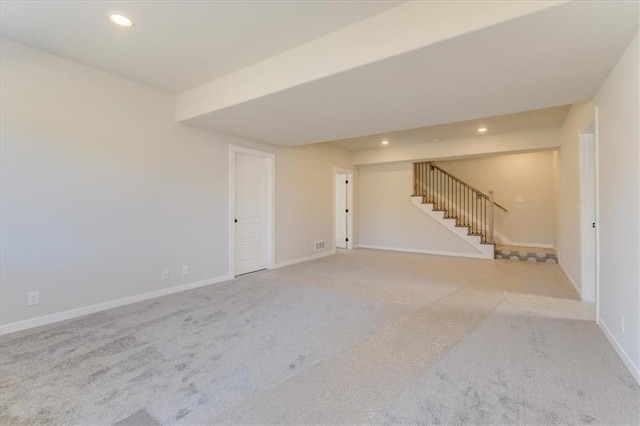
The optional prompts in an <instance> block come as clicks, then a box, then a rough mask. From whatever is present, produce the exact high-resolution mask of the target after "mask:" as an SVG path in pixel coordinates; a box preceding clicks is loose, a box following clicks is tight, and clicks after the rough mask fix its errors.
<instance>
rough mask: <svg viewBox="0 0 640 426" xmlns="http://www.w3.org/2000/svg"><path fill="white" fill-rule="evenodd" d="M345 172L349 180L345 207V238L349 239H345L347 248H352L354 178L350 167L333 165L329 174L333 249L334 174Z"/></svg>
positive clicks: (334, 237)
mask: <svg viewBox="0 0 640 426" xmlns="http://www.w3.org/2000/svg"><path fill="white" fill-rule="evenodd" d="M338 173H340V174H346V175H347V180H348V181H349V185H350V186H348V187H347V208H348V209H349V215H348V216H347V217H348V220H349V224H348V226H347V236H346V238H348V239H349V241H347V249H352V248H353V215H354V212H355V210H354V208H353V193H354V185H355V183H354V179H353V170H351V169H344V168H342V167H334V168H333V175H332V176H331V179H332V182H333V183H332V186H331V188H332V189H331V194H332V196H331V200H332V203H331V206H332V211H333V212H334V213H333V216H332V218H333V219H332V221H331V223H332V225H333V226H332V229H333V238H332V240H333V249H334V250H335V249H336V215H335V210H336V174H338Z"/></svg>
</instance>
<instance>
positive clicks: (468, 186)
mask: <svg viewBox="0 0 640 426" xmlns="http://www.w3.org/2000/svg"><path fill="white" fill-rule="evenodd" d="M425 163H427V164H429V165H430V166H431V167H433V168H434V169H438V170H440V171H441V172H442V173H444V174H445V175H447V176H449V177H450V178H451V179H453V180H455V181H457V182H458V183H461V184H462V185H464V186H466V187H467V188H469V189H471V190H473V191H475V192H477V193H478V194H479V195H481V196H483V197H484V198H486V199H487V200H489V199H490V197H489V196H488V195H487V194H485V193H484V192H482V191H480V190H479V189H476V188H474V187H473V186H471V185H469V184H468V183H467V182H465V181H463V180H461V179H458V178H457V177H455V176H454V175H452V174H451V173H449V172H448V171H446V170H443V169H442V168H440V167H438V166H436V165H435V164H433V162H432V161H425ZM415 164H420V163H415ZM493 204H494V205H496V206H497V207H499V208H501V209H502V210H504V211H505V213H506V212H508V210H507V209H506V208H504V207H502V206H501V205H500V204H498V203H496V202H495V201H494V202H493Z"/></svg>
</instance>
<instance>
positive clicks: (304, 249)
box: [302, 244, 307, 252]
mask: <svg viewBox="0 0 640 426" xmlns="http://www.w3.org/2000/svg"><path fill="white" fill-rule="evenodd" d="M302 251H303V252H306V251H307V245H306V244H303V245H302Z"/></svg>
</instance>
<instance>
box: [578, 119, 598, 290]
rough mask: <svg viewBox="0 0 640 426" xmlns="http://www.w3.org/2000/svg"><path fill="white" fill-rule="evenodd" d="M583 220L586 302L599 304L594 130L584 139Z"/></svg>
mask: <svg viewBox="0 0 640 426" xmlns="http://www.w3.org/2000/svg"><path fill="white" fill-rule="evenodd" d="M580 216H581V218H580V219H581V220H580V222H581V230H580V231H581V232H580V234H581V239H582V244H581V250H582V253H581V287H582V295H581V296H582V300H584V301H585V302H595V300H596V273H597V270H596V268H597V262H596V244H597V241H596V229H595V228H596V226H597V224H596V156H595V133H594V131H593V126H591V127H590V128H589V129H587V130H585V132H584V133H582V134H581V135H580Z"/></svg>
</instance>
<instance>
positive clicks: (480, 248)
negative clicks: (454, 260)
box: [411, 195, 495, 259]
mask: <svg viewBox="0 0 640 426" xmlns="http://www.w3.org/2000/svg"><path fill="white" fill-rule="evenodd" d="M422 199H423V197H422V196H421V195H420V196H412V197H411V202H412V203H413V205H414V206H416V207H417V208H419V209H420V210H422V211H423V212H424V213H426V214H427V215H429V216H430V217H431V218H432V219H434V220H435V221H437V222H438V223H439V224H440V225H442V226H444V227H445V228H447V229H448V230H449V231H450V232H452V233H453V234H455V235H456V236H457V237H458V238H460V239H462V240H463V241H464V242H466V243H467V244H469V245H470V246H471V247H473V248H474V249H475V250H476V251H477V253H460V255H461V256H465V257H473V258H477V259H493V258H494V256H495V253H494V245H493V244H482V243H481V242H480V241H481V239H480V236H479V235H469V234H468V232H469V228H467V227H466V226H456V219H453V218H446V217H444V212H443V211H434V210H433V204H432V203H423V202H422Z"/></svg>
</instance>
